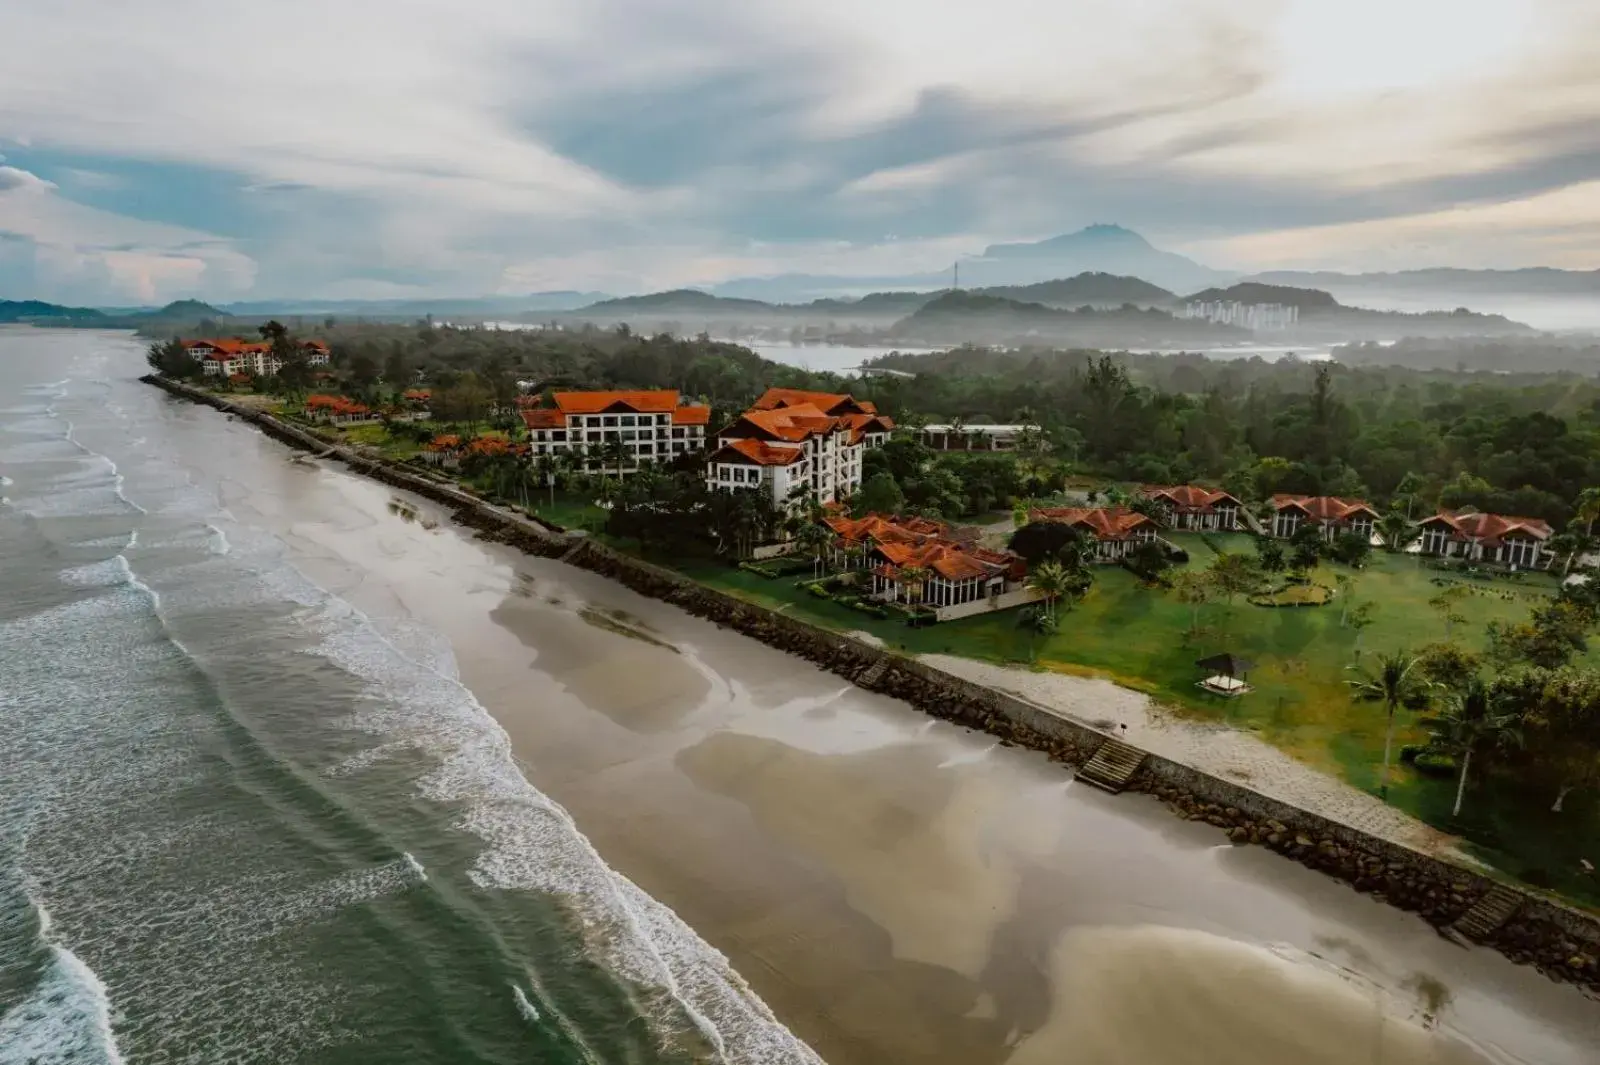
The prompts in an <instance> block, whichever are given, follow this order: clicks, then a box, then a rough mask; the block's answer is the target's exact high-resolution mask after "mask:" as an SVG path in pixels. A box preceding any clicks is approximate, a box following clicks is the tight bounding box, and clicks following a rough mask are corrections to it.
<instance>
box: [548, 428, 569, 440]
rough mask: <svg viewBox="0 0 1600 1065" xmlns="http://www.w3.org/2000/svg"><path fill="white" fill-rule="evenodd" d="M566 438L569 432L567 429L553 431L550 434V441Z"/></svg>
mask: <svg viewBox="0 0 1600 1065" xmlns="http://www.w3.org/2000/svg"><path fill="white" fill-rule="evenodd" d="M566 438H567V431H566V430H565V429H553V430H551V432H550V439H552V440H565V439H566Z"/></svg>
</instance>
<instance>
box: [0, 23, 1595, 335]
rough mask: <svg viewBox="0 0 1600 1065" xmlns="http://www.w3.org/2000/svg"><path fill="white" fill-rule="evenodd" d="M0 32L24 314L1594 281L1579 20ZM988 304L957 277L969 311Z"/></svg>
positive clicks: (1588, 71)
mask: <svg viewBox="0 0 1600 1065" xmlns="http://www.w3.org/2000/svg"><path fill="white" fill-rule="evenodd" d="M376 10H377V9H374V8H372V7H371V6H370V5H364V4H354V3H350V2H348V0H327V2H323V0H318V2H315V3H313V2H312V0H280V2H277V3H274V4H271V5H262V4H246V3H242V2H240V0H209V2H205V0H152V3H150V4H146V5H134V6H131V7H130V6H128V5H122V4H114V3H111V2H110V0H59V2H57V3H53V4H20V3H19V4H12V5H7V6H6V7H5V8H4V9H0V39H3V40H5V41H6V42H7V49H6V59H5V62H4V63H3V64H0V298H12V299H21V298H30V297H31V298H39V299H47V300H52V301H55V302H64V303H72V304H99V305H127V304H136V303H162V302H165V301H167V300H171V299H177V298H184V297H196V298H202V299H206V300H209V301H213V302H229V301H235V300H249V299H270V298H281V297H324V298H329V299H342V298H406V297H418V296H430V295H444V294H450V295H461V296H469V295H479V294H485V295H487V294H513V293H524V292H536V291H543V290H556V289H578V290H586V291H604V292H617V293H625V292H638V291H650V290H660V289H666V288H673V287H683V286H698V287H710V286H714V285H716V284H718V283H720V282H725V281H728V280H731V279H736V278H744V277H761V276H767V275H774V274H785V273H809V274H825V275H849V276H891V275H900V274H913V273H920V272H928V271H939V270H948V269H949V266H950V264H951V263H953V262H955V261H956V260H957V259H959V258H961V257H962V256H966V255H972V254H974V253H976V252H978V251H981V250H982V249H983V248H984V247H985V246H986V245H989V244H992V243H997V242H1003V241H1016V240H1037V239H1040V238H1045V237H1049V236H1052V235H1055V234H1060V233H1067V232H1071V231H1073V230H1077V229H1079V228H1081V227H1083V226H1085V225H1089V224H1091V223H1097V222H1110V223H1118V224H1121V225H1124V226H1127V227H1129V228H1131V229H1133V230H1136V231H1137V232H1139V233H1141V234H1143V235H1144V236H1145V237H1147V238H1149V239H1150V240H1151V241H1152V242H1153V243H1154V244H1155V245H1156V246H1157V247H1159V248H1161V249H1163V250H1167V251H1172V252H1177V253H1180V254H1183V255H1186V256H1189V257H1190V258H1192V259H1194V260H1196V261H1197V262H1199V263H1202V264H1205V265H1206V266H1211V267H1216V268H1219V269H1224V270H1230V271H1236V272H1239V273H1252V272H1257V271H1266V270H1275V269H1333V270H1344V271H1363V270H1398V269H1407V268H1420V267H1432V266H1461V267H1474V268H1483V267H1502V268H1514V267H1524V266H1535V265H1546V266H1556V267H1566V268H1572V269H1594V268H1597V267H1600V90H1597V89H1596V78H1595V74H1594V60H1595V56H1594V48H1595V45H1594V42H1595V41H1596V40H1600V6H1597V5H1595V4H1593V3H1587V2H1583V0H1387V2H1380V0H1345V2H1344V3H1340V4H1329V3H1326V2H1324V0H1149V2H1146V3H1141V4H1133V5H1130V4H1126V3H1122V2H1120V0H1076V2H1073V3H1068V4H1061V3H1056V4H1046V3H1040V2H1037V0H993V2H991V3H988V4H985V5H982V6H981V7H976V8H972V7H968V8H949V9H934V10H930V9H929V7H928V6H927V5H926V4H914V3H911V2H910V0H880V2H878V3H875V4H869V5H863V4H859V3H846V2H845V0H813V2H810V3H807V4H803V5H802V4H798V3H793V2H788V3H778V2H771V0H754V2H745V3H741V4H732V3H725V2H720V0H685V2H683V3H678V4H672V5H659V4H654V3H647V2H645V0H585V2H583V3H577V2H575V0H468V2H466V3H464V4H445V3H443V2H442V0H393V2H392V3H390V4H388V5H385V6H384V7H383V8H382V9H381V12H382V13H381V15H377V14H375V13H374V12H375V11H376ZM963 273H965V270H964V271H963Z"/></svg>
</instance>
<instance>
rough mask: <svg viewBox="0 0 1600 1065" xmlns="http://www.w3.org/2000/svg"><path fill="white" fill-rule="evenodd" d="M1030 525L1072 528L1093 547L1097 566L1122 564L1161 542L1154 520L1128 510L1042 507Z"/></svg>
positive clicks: (1033, 513)
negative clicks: (1048, 523) (1145, 547)
mask: <svg viewBox="0 0 1600 1065" xmlns="http://www.w3.org/2000/svg"><path fill="white" fill-rule="evenodd" d="M1028 520H1029V521H1031V522H1032V521H1054V522H1060V523H1061V524H1063V525H1070V526H1072V527H1073V528H1074V529H1077V530H1078V531H1079V532H1081V533H1083V534H1084V535H1085V536H1086V537H1087V538H1088V539H1089V540H1090V541H1092V542H1093V544H1094V555H1093V558H1092V561H1094V562H1120V561H1122V559H1124V558H1125V557H1127V555H1128V554H1129V553H1130V552H1131V551H1133V550H1134V549H1136V548H1138V547H1140V546H1141V545H1143V544H1150V543H1155V542H1156V541H1157V540H1158V539H1159V535H1158V532H1159V526H1157V524H1156V522H1155V519H1153V518H1150V517H1147V516H1146V515H1144V514H1140V513H1139V512H1138V511H1135V510H1129V509H1128V508H1127V507H1040V508H1036V509H1034V510H1030V511H1029V512H1028Z"/></svg>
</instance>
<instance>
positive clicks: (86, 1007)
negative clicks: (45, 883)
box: [0, 902, 123, 1065]
mask: <svg viewBox="0 0 1600 1065" xmlns="http://www.w3.org/2000/svg"><path fill="white" fill-rule="evenodd" d="M34 909H35V911H36V913H37V916H38V922H39V938H40V939H41V940H42V941H44V943H45V945H46V947H47V949H48V950H49V952H50V962H49V964H48V966H47V967H46V969H45V972H44V975H43V977H42V978H41V979H40V980H39V983H38V985H37V986H36V987H35V988H34V989H33V993H32V994H30V995H29V996H28V997H27V998H25V999H23V1000H22V1001H21V1002H19V1003H17V1004H16V1005H15V1006H13V1007H12V1008H11V1009H10V1010H8V1011H7V1012H6V1013H5V1015H4V1016H0V1065H122V1062H123V1059H122V1054H121V1052H120V1051H119V1050H118V1049H117V1041H116V1038H115V1036H114V1035H113V1033H112V1029H111V1000H110V997H109V996H108V995H107V993H106V988H105V985H104V984H103V983H101V982H100V978H99V977H98V976H96V975H95V973H94V970H92V969H90V968H89V967H88V966H87V965H85V964H84V963H83V961H82V960H81V959H79V958H78V956H77V955H76V954H74V953H72V951H70V950H67V949H66V948H65V947H62V946H60V945H59V944H55V943H52V942H50V941H49V936H50V930H51V928H52V921H51V919H50V912H49V911H48V910H46V909H45V908H44V907H43V906H41V905H39V904H38V903H37V902H36V903H34Z"/></svg>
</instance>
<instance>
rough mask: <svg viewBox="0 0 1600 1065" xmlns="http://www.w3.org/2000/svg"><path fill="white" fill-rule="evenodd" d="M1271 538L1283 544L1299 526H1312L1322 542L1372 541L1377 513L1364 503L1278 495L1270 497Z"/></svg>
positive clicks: (1328, 498) (1335, 497)
mask: <svg viewBox="0 0 1600 1065" xmlns="http://www.w3.org/2000/svg"><path fill="white" fill-rule="evenodd" d="M1272 510H1273V517H1272V535H1273V536H1276V537H1278V538H1279V539H1283V540H1286V539H1288V538H1289V537H1291V536H1293V535H1294V534H1295V533H1297V532H1299V531H1300V527H1301V526H1302V525H1313V526H1315V527H1316V528H1317V529H1318V531H1319V532H1320V533H1321V534H1322V538H1323V539H1324V540H1332V539H1333V538H1334V537H1336V536H1343V535H1345V534H1352V535H1355V536H1360V537H1362V538H1363V539H1367V540H1371V539H1372V528H1373V526H1374V525H1375V524H1376V523H1377V521H1378V517H1379V514H1378V510H1377V508H1376V507H1374V506H1373V505H1372V504H1371V503H1368V502H1367V501H1366V500H1364V499H1340V498H1338V497H1337V496H1297V495H1289V494H1287V493H1281V492H1280V493H1279V494H1277V495H1275V496H1273V497H1272Z"/></svg>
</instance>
